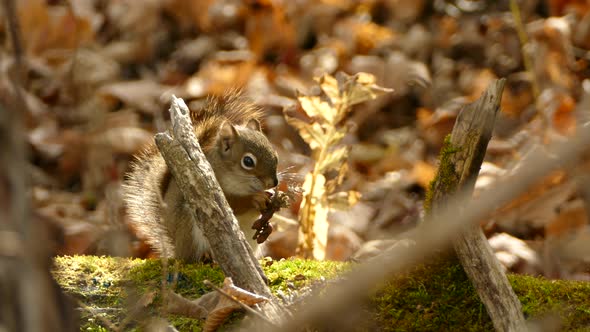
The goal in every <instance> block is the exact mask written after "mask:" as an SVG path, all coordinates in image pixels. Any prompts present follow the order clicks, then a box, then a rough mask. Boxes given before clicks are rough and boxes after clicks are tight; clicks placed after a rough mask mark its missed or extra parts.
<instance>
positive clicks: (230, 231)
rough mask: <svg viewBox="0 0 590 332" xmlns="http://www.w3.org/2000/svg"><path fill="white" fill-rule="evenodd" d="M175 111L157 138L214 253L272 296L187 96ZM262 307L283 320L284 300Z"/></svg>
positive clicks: (246, 282) (236, 276)
mask: <svg viewBox="0 0 590 332" xmlns="http://www.w3.org/2000/svg"><path fill="white" fill-rule="evenodd" d="M170 114H171V119H172V129H171V133H159V134H157V135H156V138H155V139H156V144H157V146H158V149H159V150H160V152H161V153H162V156H163V157H164V159H165V160H166V164H167V165H168V167H169V168H170V171H171V172H172V175H173V176H174V177H175V178H176V179H182V181H177V182H178V186H179V188H180V190H181V192H182V193H183V195H184V196H185V197H186V198H187V202H188V204H189V205H190V207H191V210H192V211H193V213H194V218H195V220H199V221H203V222H199V223H197V227H199V228H200V229H201V231H202V232H203V234H205V236H206V237H207V239H208V240H209V244H210V245H211V253H212V255H213V258H214V259H215V261H216V262H217V263H218V264H219V266H220V267H221V269H222V271H223V273H224V274H225V276H226V277H230V278H232V279H233V280H234V282H235V284H236V285H237V286H239V287H241V288H243V289H246V290H249V291H251V292H254V293H256V294H259V295H262V296H264V297H267V298H272V295H271V292H270V289H269V288H268V286H267V285H266V283H265V279H266V278H265V276H264V273H263V271H262V269H261V267H260V265H259V264H258V261H257V260H256V259H255V257H254V254H253V252H252V249H251V248H250V246H249V245H248V243H247V242H246V240H245V237H244V234H243V233H242V231H241V230H240V228H239V225H238V222H237V220H236V218H235V216H234V215H233V213H232V210H231V208H230V206H229V204H228V202H227V200H226V199H225V196H224V195H223V191H222V190H221V188H220V187H219V184H218V182H217V180H216V178H215V173H214V172H213V169H212V168H211V165H210V164H209V162H208V161H207V159H206V157H205V155H204V154H203V151H202V150H201V147H200V146H199V143H198V141H197V138H196V136H195V134H194V131H193V130H192V125H191V122H190V117H189V110H188V107H187V106H186V104H185V103H184V101H183V100H182V99H179V98H176V97H173V100H172V103H171V106H170ZM170 134H171V135H172V136H171V135H170ZM263 308H264V310H263V313H264V314H265V316H266V317H267V318H268V319H269V320H271V321H275V322H276V321H278V317H279V316H278V313H279V306H278V305H277V304H276V303H275V302H274V301H269V302H267V303H266V304H264V305H263Z"/></svg>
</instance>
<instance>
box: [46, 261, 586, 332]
mask: <svg viewBox="0 0 590 332" xmlns="http://www.w3.org/2000/svg"><path fill="white" fill-rule="evenodd" d="M167 262H168V264H167V266H168V273H163V271H165V270H164V269H163V268H162V262H161V261H160V260H156V259H150V260H140V259H127V258H113V257H96V256H74V257H58V258H56V260H55V267H54V271H53V274H54V277H55V279H56V280H57V282H58V283H59V284H60V285H61V287H62V288H63V289H64V290H65V291H66V293H68V294H70V295H71V296H73V297H74V298H75V299H77V300H78V301H79V303H80V305H81V306H83V307H84V309H83V310H82V322H81V329H80V330H81V331H107V330H114V329H120V330H125V331H135V330H140V329H142V328H145V325H148V324H150V322H153V321H155V319H154V318H156V317H163V318H164V319H166V320H167V321H168V322H169V323H170V324H172V325H173V326H174V327H175V328H176V329H178V330H179V331H200V330H201V328H202V324H203V321H201V320H197V319H190V318H186V317H179V316H174V315H167V314H165V313H163V310H162V297H161V289H162V286H164V287H166V288H170V289H172V290H174V291H175V292H176V293H178V294H181V295H183V296H184V297H186V298H189V299H195V298H198V297H200V296H201V295H203V294H205V293H207V292H209V291H210V289H208V288H207V287H206V286H205V285H204V284H203V280H211V281H212V282H213V283H214V284H217V285H220V284H221V283H222V281H223V273H222V271H221V269H220V268H219V267H216V266H211V265H203V264H186V265H185V264H177V263H176V262H175V261H174V260H169V261H167ZM433 262H434V263H430V264H428V265H419V266H417V267H415V268H413V269H412V270H411V271H410V272H408V273H405V274H404V275H402V276H398V277H396V278H395V279H393V280H390V281H388V282H385V283H383V284H382V285H381V286H380V287H379V288H377V289H376V290H375V292H374V293H373V295H372V296H371V298H370V300H369V301H368V302H367V303H365V304H364V305H363V307H356V308H357V309H358V310H359V313H360V314H361V315H362V316H363V318H365V324H364V325H356V324H355V325H354V326H349V329H348V330H355V331H363V330H367V331H374V330H379V331H489V330H491V329H492V328H493V325H492V322H491V320H490V318H489V317H488V315H486V313H485V308H484V305H483V304H482V302H481V301H480V300H479V297H478V295H477V293H476V292H475V290H474V288H473V286H472V284H471V282H470V281H469V279H468V278H467V276H466V274H465V273H464V271H463V269H462V268H461V265H460V264H459V263H458V262H457V261H456V260H454V259H453V258H449V257H437V258H436V259H434V260H433ZM350 268H351V264H349V263H337V262H318V261H306V260H284V261H279V262H272V264H270V263H267V264H264V271H265V273H266V275H267V276H268V279H269V286H270V289H271V290H272V292H273V294H277V293H281V295H282V297H283V298H291V299H296V298H297V297H298V296H300V294H301V293H305V292H306V291H308V290H309V289H310V287H314V288H315V289H318V288H320V289H321V287H323V286H324V285H326V284H328V283H329V280H330V279H334V278H337V276H338V275H340V274H342V273H344V272H345V271H347V270H349V269H350ZM508 280H509V281H510V284H511V285H512V287H513V288H514V291H515V293H516V295H517V296H518V298H519V299H520V301H521V303H522V307H523V312H524V314H525V315H526V316H527V317H543V315H555V316H557V317H559V318H560V321H561V324H562V325H561V328H562V330H567V331H576V330H577V331H583V330H588V329H590V297H588V294H589V293H590V283H588V282H574V281H555V280H546V279H544V278H538V277H531V276H522V275H508ZM131 299H135V301H133V300H131ZM138 299H140V300H138ZM304 303H305V302H304ZM138 304H139V305H138ZM304 305H305V304H304ZM241 317H242V316H241V315H236V316H234V318H233V319H232V320H231V321H230V322H228V324H227V325H225V327H228V325H229V326H233V325H235V324H238V323H239V322H240V320H241Z"/></svg>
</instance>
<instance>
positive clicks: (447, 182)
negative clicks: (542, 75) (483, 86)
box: [431, 79, 525, 331]
mask: <svg viewBox="0 0 590 332" xmlns="http://www.w3.org/2000/svg"><path fill="white" fill-rule="evenodd" d="M504 82H505V80H504V79H501V80H498V81H496V82H494V83H492V84H491V85H490V86H489V87H488V88H487V90H486V91H485V92H484V93H483V95H482V96H481V97H480V98H479V99H478V100H476V101H475V102H474V103H472V104H469V105H467V106H466V107H465V108H464V109H463V110H462V111H461V113H460V114H459V117H458V118H457V122H456V123H455V127H454V128H453V132H452V134H451V137H450V139H449V140H447V141H446V142H445V146H444V147H443V151H442V153H441V161H440V166H439V172H438V175H437V177H436V179H435V182H434V184H433V187H432V189H431V190H432V191H431V195H432V211H431V212H432V213H434V214H436V210H437V209H440V207H441V206H442V204H444V202H445V197H448V196H449V195H451V194H452V193H454V192H455V191H457V190H461V191H462V192H466V193H468V194H469V193H471V192H472V191H473V187H474V185H475V180H476V178H477V174H478V173H479V169H480V167H481V164H482V162H483V159H484V156H485V153H486V148H487V146H488V142H489V140H490V139H491V137H492V131H493V128H494V122H495V118H496V114H497V112H498V110H499V108H500V100H501V97H502V90H503V88H504ZM459 213H460V211H459ZM453 246H454V248H455V252H456V253H457V256H458V257H459V260H460V261H461V264H462V265H463V268H464V269H465V272H466V273H467V275H468V276H469V279H470V280H471V281H472V282H473V285H474V287H475V289H476V290H477V293H478V294H479V297H480V298H481V300H482V302H483V303H484V305H485V307H486V309H487V311H488V314H489V315H490V318H491V320H492V322H493V324H494V327H495V329H496V330H497V331H519V330H523V329H524V328H525V321H524V317H523V315H522V311H521V305H520V302H519V301H518V298H517V297H516V295H515V294H514V291H513V290H512V287H510V284H509V283H508V279H507V278H506V275H505V274H504V272H503V270H502V267H501V266H500V263H499V262H498V260H497V259H496V257H495V256H494V253H493V252H492V249H491V247H490V245H489V243H488V241H487V240H486V238H485V236H484V234H483V232H482V231H481V229H480V228H479V227H471V228H470V229H468V230H466V231H465V232H463V233H461V234H460V235H458V236H457V239H456V240H455V241H454V243H453Z"/></svg>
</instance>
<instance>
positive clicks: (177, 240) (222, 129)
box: [123, 91, 278, 262]
mask: <svg viewBox="0 0 590 332" xmlns="http://www.w3.org/2000/svg"><path fill="white" fill-rule="evenodd" d="M190 115H191V120H192V123H193V127H194V130H195V133H196V135H197V138H198V140H199V144H200V145H201V148H202V149H203V152H204V153H205V156H206V157H207V160H208V161H209V163H210V164H211V167H212V168H213V171H214V172H215V177H216V178H217V181H218V182H219V185H220V186H221V189H222V190H223V193H224V194H225V197H226V198H227V200H228V202H229V204H230V206H231V208H232V210H233V212H234V215H235V216H236V218H237V219H238V221H239V224H240V227H241V229H242V231H243V232H244V235H245V236H246V238H247V239H248V240H249V242H250V245H251V246H252V249H253V250H254V251H256V250H257V247H258V244H257V243H256V241H255V240H252V237H253V235H254V233H255V232H256V231H255V230H253V229H252V223H253V222H254V221H255V220H256V219H257V217H258V216H259V215H260V211H261V210H262V209H263V208H264V206H265V204H266V202H267V201H268V196H267V195H266V193H265V190H266V189H270V188H273V187H276V186H277V185H278V179H277V161H278V157H277V153H276V151H275V150H274V149H273V147H272V146H271V144H270V142H269V140H268V139H267V138H266V136H264V134H263V133H262V131H261V129H260V122H259V119H260V117H261V111H260V109H259V108H258V107H256V106H255V105H254V104H253V103H252V102H251V101H249V100H248V99H247V98H246V97H244V95H243V94H241V93H240V92H237V91H230V92H227V93H226V94H225V95H223V96H221V97H214V98H210V99H208V100H207V102H206V105H205V107H204V109H202V110H201V111H198V112H195V111H192V110H191V114H190ZM123 190H124V197H125V200H126V202H127V210H128V214H129V217H130V220H131V223H132V224H133V226H135V229H136V230H137V232H138V233H139V235H140V236H141V237H143V238H145V239H146V241H147V242H148V243H149V244H150V245H151V246H152V247H153V248H154V249H155V250H156V251H158V252H159V253H160V254H161V255H165V256H167V257H176V258H180V259H183V260H185V261H189V262H195V261H199V260H201V259H202V258H203V255H205V254H207V253H208V252H209V243H208V241H207V239H206V238H205V236H204V235H203V233H202V232H201V231H200V229H199V228H198V227H197V226H196V223H197V222H207V221H206V220H193V217H192V214H191V211H190V210H189V208H188V206H187V203H186V200H185V199H184V197H183V195H182V193H181V192H180V190H179V188H178V186H177V183H176V179H174V177H173V176H172V174H171V173H170V171H169V170H168V167H167V166H166V162H165V161H164V159H163V158H162V156H161V155H160V153H159V151H158V149H157V148H156V146H155V144H153V143H152V144H150V145H149V146H148V147H147V149H146V150H145V151H143V153H141V154H140V155H139V156H138V157H137V160H136V161H135V163H134V164H133V165H132V170H131V172H130V173H129V174H128V178H127V181H126V183H125V185H124V189H123Z"/></svg>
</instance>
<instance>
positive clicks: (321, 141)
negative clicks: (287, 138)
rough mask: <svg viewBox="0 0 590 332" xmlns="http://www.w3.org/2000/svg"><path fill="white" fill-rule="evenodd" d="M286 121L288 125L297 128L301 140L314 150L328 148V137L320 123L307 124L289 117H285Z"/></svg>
mask: <svg viewBox="0 0 590 332" xmlns="http://www.w3.org/2000/svg"><path fill="white" fill-rule="evenodd" d="M285 119H286V120H287V123H288V124H290V125H291V126H293V127H295V128H297V130H298V131H299V135H301V138H303V140H304V141H305V142H306V143H307V144H309V147H310V148H311V149H312V150H316V149H318V148H320V147H324V146H326V144H327V140H328V137H326V134H325V132H324V130H323V128H322V126H320V124H319V123H306V122H304V121H301V120H299V119H297V118H294V117H292V116H288V115H285Z"/></svg>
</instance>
